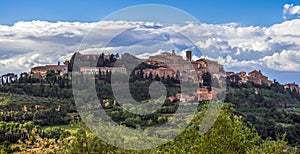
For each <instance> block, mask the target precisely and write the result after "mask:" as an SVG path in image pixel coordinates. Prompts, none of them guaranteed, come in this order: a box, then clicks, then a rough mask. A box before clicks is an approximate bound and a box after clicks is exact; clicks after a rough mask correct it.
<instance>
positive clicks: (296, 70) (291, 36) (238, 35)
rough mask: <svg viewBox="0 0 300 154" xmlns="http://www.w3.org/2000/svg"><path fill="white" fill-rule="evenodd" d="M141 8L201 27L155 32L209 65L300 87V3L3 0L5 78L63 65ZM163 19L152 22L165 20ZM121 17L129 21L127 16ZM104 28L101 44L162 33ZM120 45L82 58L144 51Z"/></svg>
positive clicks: (0, 38) (1, 63) (0, 27)
mask: <svg viewBox="0 0 300 154" xmlns="http://www.w3.org/2000/svg"><path fill="white" fill-rule="evenodd" d="M142 4H162V5H167V6H172V7H175V8H178V9H181V10H183V11H186V12H187V13H189V14H190V15H192V16H194V17H195V18H197V19H198V21H200V23H196V24H195V23H193V24H187V25H181V26H177V27H176V26H170V25H167V26H166V25H164V26H165V27H163V28H157V29H156V31H159V32H162V33H159V35H158V36H155V38H156V37H161V36H166V35H162V34H164V33H165V32H166V31H164V30H165V29H164V28H166V29H167V28H169V29H175V30H179V31H180V32H183V34H184V35H185V36H187V37H188V38H189V39H191V40H192V41H193V43H195V45H196V46H197V47H198V48H199V50H198V51H201V52H202V54H203V55H205V56H207V57H208V58H212V59H214V60H217V61H218V62H221V63H222V62H223V63H224V64H225V65H226V66H227V67H226V69H227V70H229V71H247V72H249V71H251V70H253V69H261V70H262V72H263V73H265V75H267V76H269V77H270V78H271V79H277V80H278V81H280V82H281V83H288V82H294V81H296V82H297V83H300V79H299V76H300V1H299V0H247V1H246V0H214V1H211V0H199V1H196V0H195V1H183V0H180V1H179V0H152V1H149V0H113V1H108V0H105V1H104V0H102V1H100V0H89V1H87V2H86V1H82V0H81V1H79V0H1V1H0V68H1V69H0V75H1V74H3V73H7V72H16V73H20V72H24V71H29V70H30V68H31V67H33V66H37V65H44V64H55V63H57V61H58V60H60V61H64V60H66V59H68V58H69V57H70V56H71V55H72V54H73V53H74V52H75V51H77V50H78V47H79V44H81V41H82V39H83V38H84V37H85V36H86V34H88V32H89V31H90V30H91V29H92V28H93V27H94V26H96V25H95V24H96V23H95V22H98V21H100V20H101V19H103V18H104V17H107V16H108V15H110V14H111V13H114V12H115V11H118V10H120V9H123V8H126V7H130V6H134V5H142ZM171 10H172V9H171ZM135 11H136V10H135ZM145 11H148V12H147V13H148V14H150V15H152V12H153V11H152V10H143V8H142V9H141V11H140V10H138V11H137V12H138V13H139V14H140V15H141V16H142V17H144V16H146V14H147V13H145ZM160 11H162V12H163V10H160ZM125 12H126V11H125ZM133 12H134V11H133ZM158 12H159V11H156V12H153V14H155V13H156V16H159V15H160V13H158ZM131 13H132V12H131ZM118 15H119V14H117V16H118ZM122 15H124V16H125V19H128V18H127V15H128V12H127V14H126V13H125V14H122ZM130 16H134V15H133V14H131V15H130ZM174 16H175V18H174V20H175V21H178V18H179V15H178V14H177V15H175V14H174ZM163 17H166V18H168V19H170V21H171V22H173V21H174V20H172V19H171V18H172V16H170V15H165V14H162V18H163ZM169 17H170V18H169ZM121 18H124V17H121ZM110 19H111V18H110ZM60 21H62V22H60ZM98 26H100V27H101V26H102V27H103V29H104V31H101V33H97V32H96V33H95V35H96V34H99V35H98V36H103V39H111V37H113V34H112V32H113V30H112V29H114V30H115V29H122V28H124V27H125V28H136V27H155V26H158V27H160V25H154V26H153V23H147V21H145V22H140V23H134V22H129V21H121V22H116V21H114V22H111V21H107V22H102V23H101V24H100V25H98ZM128 26H129V27H128ZM130 26H131V27H130ZM132 26H133V27H132ZM168 26H169V27H168ZM152 32H153V29H151V28H149V29H147V28H145V29H144V33H143V34H147V35H148V34H149V35H150V34H152ZM132 34H135V32H134V31H133V33H132ZM140 36H145V35H140ZM150 36H152V35H150ZM172 36H176V35H172ZM176 37H177V36H176ZM176 37H175V39H173V38H172V39H169V40H168V41H169V42H168V43H171V42H173V43H174V42H176ZM91 38H92V39H94V38H93V37H91ZM123 38H129V36H127V35H126V36H124V37H123ZM130 38H131V39H133V38H134V37H130ZM145 38H147V37H145ZM145 38H142V40H143V41H144V40H145ZM92 39H91V41H94V42H95V40H92ZM177 39H178V37H177ZM158 40H160V39H158ZM133 42H137V41H136V40H134V41H133ZM101 43H103V42H101ZM101 43H100V44H101ZM122 43H123V46H120V47H117V46H116V47H110V48H103V46H100V47H99V46H98V48H95V47H94V48H86V49H84V50H86V51H92V50H101V51H103V50H105V51H108V50H109V51H110V52H118V51H120V50H122V51H126V50H127V48H131V49H135V50H140V49H144V48H145V46H143V45H141V44H138V45H133V46H129V45H124V42H121V43H120V44H122ZM156 47H157V48H160V47H162V46H159V45H158V46H156ZM175 47H179V48H180V49H179V50H178V51H183V50H184V48H185V46H184V44H182V41H181V42H180V41H179V42H176V45H175ZM196 51H197V50H196ZM178 53H179V54H182V53H180V52H178ZM194 53H195V52H194ZM149 54H151V53H147V54H146V55H149ZM182 55H183V54H182ZM199 55H200V54H194V56H199ZM195 58H199V57H195Z"/></svg>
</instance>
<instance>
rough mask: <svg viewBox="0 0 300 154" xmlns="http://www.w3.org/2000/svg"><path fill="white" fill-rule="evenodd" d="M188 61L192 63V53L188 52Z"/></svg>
mask: <svg viewBox="0 0 300 154" xmlns="http://www.w3.org/2000/svg"><path fill="white" fill-rule="evenodd" d="M186 60H188V61H192V51H190V50H188V51H186Z"/></svg>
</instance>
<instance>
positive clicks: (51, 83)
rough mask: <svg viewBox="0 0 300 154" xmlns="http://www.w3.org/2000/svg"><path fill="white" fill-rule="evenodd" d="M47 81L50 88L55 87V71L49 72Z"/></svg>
mask: <svg viewBox="0 0 300 154" xmlns="http://www.w3.org/2000/svg"><path fill="white" fill-rule="evenodd" d="M46 81H47V82H48V84H49V86H50V88H51V87H52V86H54V85H55V82H56V73H55V71H54V70H49V71H47V74H46Z"/></svg>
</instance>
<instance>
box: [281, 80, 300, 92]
mask: <svg viewBox="0 0 300 154" xmlns="http://www.w3.org/2000/svg"><path fill="white" fill-rule="evenodd" d="M284 89H285V90H290V91H294V90H295V91H296V92H297V93H300V88H299V85H298V84H296V83H295V82H294V83H288V84H285V85H284Z"/></svg>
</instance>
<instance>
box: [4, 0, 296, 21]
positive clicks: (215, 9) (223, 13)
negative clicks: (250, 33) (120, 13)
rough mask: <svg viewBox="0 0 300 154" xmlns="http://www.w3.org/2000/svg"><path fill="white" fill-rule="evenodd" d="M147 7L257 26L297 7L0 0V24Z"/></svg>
mask: <svg viewBox="0 0 300 154" xmlns="http://www.w3.org/2000/svg"><path fill="white" fill-rule="evenodd" d="M149 3H150V4H164V5H169V6H173V7H177V8H179V9H182V10H185V11H187V12H188V13H190V14H191V15H193V16H194V17H196V18H197V19H198V20H199V21H201V22H204V23H214V24H215V23H229V22H237V23H240V24H242V25H259V26H270V25H272V24H275V23H280V22H282V21H283V19H282V7H283V5H284V4H287V3H288V4H297V3H298V4H300V2H299V1H297V0H248V1H246V0H213V1H211V0H199V1H198V0H194V1H183V0H152V1H149V0H112V1H106V0H102V1H101V0H89V1H82V0H81V1H79V0H1V1H0V24H4V25H12V24H13V23H14V22H17V21H30V20H46V21H52V22H55V21H80V22H92V21H99V20H101V19H102V18H103V17H105V16H107V15H109V14H110V13H112V12H114V11H117V10H119V9H122V8H124V7H129V6H132V5H140V4H149Z"/></svg>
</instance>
